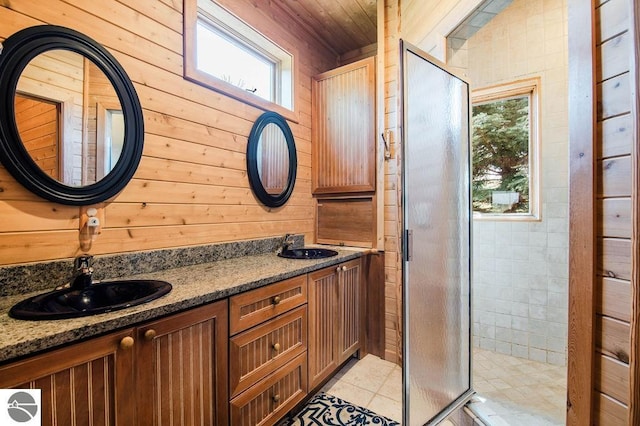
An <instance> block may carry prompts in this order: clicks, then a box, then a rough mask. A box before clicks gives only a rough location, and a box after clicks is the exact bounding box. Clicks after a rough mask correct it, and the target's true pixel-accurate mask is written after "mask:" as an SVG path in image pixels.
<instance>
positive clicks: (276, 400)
mask: <svg viewBox="0 0 640 426" xmlns="http://www.w3.org/2000/svg"><path fill="white" fill-rule="evenodd" d="M271 399H273V402H275V403H277V402H278V401H280V394H275V395H273V396H272V397H271Z"/></svg>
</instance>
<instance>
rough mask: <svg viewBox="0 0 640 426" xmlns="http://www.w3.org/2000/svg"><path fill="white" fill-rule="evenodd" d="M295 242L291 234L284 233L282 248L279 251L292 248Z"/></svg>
mask: <svg viewBox="0 0 640 426" xmlns="http://www.w3.org/2000/svg"><path fill="white" fill-rule="evenodd" d="M295 243H296V241H295V240H294V237H293V235H292V234H285V236H284V239H283V240H282V249H281V251H289V250H291V249H292V248H293V245H294V244H295Z"/></svg>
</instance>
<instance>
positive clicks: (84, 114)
mask: <svg viewBox="0 0 640 426" xmlns="http://www.w3.org/2000/svg"><path fill="white" fill-rule="evenodd" d="M0 94H2V98H1V99H0V160H1V161H2V163H3V165H4V166H5V167H6V168H7V170H8V171H9V172H10V173H11V174H12V175H13V177H14V178H16V180H17V181H18V182H20V183H21V184H22V185H23V186H25V187H26V188H27V189H29V190H31V191H32V192H34V193H36V194H37V195H39V196H41V197H43V198H46V199H48V200H51V201H55V202H58V203H61V204H68V205H89V204H95V203H98V202H102V201H105V200H107V199H109V198H111V197H113V196H114V195H116V194H117V193H118V192H119V191H121V190H122V189H123V188H124V186H125V185H126V184H127V183H128V182H129V180H130V179H131V177H132V176H133V174H134V172H135V170H136V168H137V166H138V164H139V162H140V158H141V156H142V145H143V138H144V127H143V126H144V124H143V117H142V108H141V106H140V101H139V100H138V97H137V94H136V92H135V90H134V88H133V84H132V83H131V81H130V80H129V78H128V76H127V74H126V73H125V72H124V70H123V69H122V67H121V66H120V64H119V63H118V62H117V61H116V59H115V58H114V57H113V56H112V55H111V54H110V53H109V52H108V51H107V50H106V49H104V48H103V47H102V46H100V45H99V44H98V43H97V42H95V41H94V40H92V39H90V38H88V37H86V36H84V35H83V34H80V33H78V32H76V31H74V30H71V29H68V28H63V27H58V26H53V25H42V26H37V27H31V28H27V29H24V30H22V31H19V32H17V33H15V34H13V35H12V36H10V37H9V38H8V39H7V40H5V42H4V43H3V51H2V55H0Z"/></svg>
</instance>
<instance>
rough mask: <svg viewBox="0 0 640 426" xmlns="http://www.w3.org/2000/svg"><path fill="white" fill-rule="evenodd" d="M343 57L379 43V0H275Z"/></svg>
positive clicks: (274, 0) (323, 42)
mask: <svg viewBox="0 0 640 426" xmlns="http://www.w3.org/2000/svg"><path fill="white" fill-rule="evenodd" d="M273 2H274V3H276V4H278V5H279V6H281V7H282V9H284V10H285V11H286V12H287V13H288V14H289V15H291V17H292V18H293V19H295V20H296V21H298V22H300V24H301V25H302V26H303V27H304V28H307V29H308V30H309V32H310V33H311V34H312V35H314V36H315V37H316V38H318V40H320V42H321V43H322V44H324V45H325V46H326V47H327V48H329V49H330V50H332V51H333V52H335V53H336V55H337V56H342V55H344V54H345V53H348V52H352V51H355V50H358V49H362V48H363V47H366V46H369V45H372V44H374V43H376V39H377V33H376V14H377V6H376V0H273Z"/></svg>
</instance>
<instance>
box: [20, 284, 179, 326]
mask: <svg viewBox="0 0 640 426" xmlns="http://www.w3.org/2000/svg"><path fill="white" fill-rule="evenodd" d="M170 291H171V284H169V283H168V282H164V281H155V280H123V281H105V282H101V283H96V284H92V285H90V286H89V287H87V288H84V289H73V288H65V289H62V290H55V291H52V292H49V293H44V294H39V295H37V296H33V297H30V298H28V299H25V300H23V301H22V302H19V303H17V304H15V305H14V306H13V307H12V308H11V310H10V311H9V316H11V317H13V318H17V319H26V320H53V319H64V318H76V317H82V316H87V315H94V314H101V313H105V312H110V311H115V310H118V309H124V308H128V307H131V306H136V305H141V304H143V303H147V302H151V301H152V300H155V299H157V298H159V297H160V296H163V295H165V294H167V293H169V292H170Z"/></svg>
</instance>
